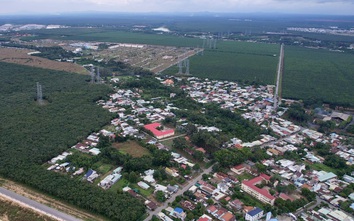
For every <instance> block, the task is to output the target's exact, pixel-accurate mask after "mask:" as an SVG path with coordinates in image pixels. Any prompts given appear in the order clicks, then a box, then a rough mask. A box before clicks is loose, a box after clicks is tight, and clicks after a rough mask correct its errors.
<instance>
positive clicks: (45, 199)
mask: <svg viewBox="0 0 354 221" xmlns="http://www.w3.org/2000/svg"><path fill="white" fill-rule="evenodd" d="M0 181H1V186H2V187H4V188H6V189H8V190H11V191H13V192H15V193H17V194H20V195H22V196H25V197H27V198H29V199H32V200H35V201H37V202H39V203H42V204H44V205H47V206H50V207H52V208H55V209H58V210H60V211H62V212H64V213H67V214H69V215H73V216H75V217H78V218H80V219H83V220H98V221H103V220H104V219H102V218H100V217H97V216H95V215H92V214H90V213H87V212H85V211H82V210H79V209H77V208H75V207H73V206H70V205H67V204H65V203H62V202H60V201H59V200H55V199H53V198H51V197H49V196H46V195H44V194H41V193H38V192H36V191H34V190H31V189H29V188H26V187H24V186H21V185H19V184H17V183H14V182H12V181H9V180H5V179H3V178H0ZM0 199H1V198H0ZM0 208H1V201H0ZM1 215H4V214H0V221H1V219H2V218H1ZM10 220H11V219H10ZM47 220H52V219H47Z"/></svg>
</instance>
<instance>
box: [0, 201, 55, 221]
mask: <svg viewBox="0 0 354 221" xmlns="http://www.w3.org/2000/svg"><path fill="white" fill-rule="evenodd" d="M0 220H18V221H20V220H26V221H41V220H47V221H52V220H53V221H54V220H55V219H52V218H49V217H47V216H45V217H44V216H43V215H42V214H39V213H36V212H34V211H32V210H30V209H28V208H23V207H21V206H17V205H15V204H13V203H11V202H9V201H6V200H3V199H0Z"/></svg>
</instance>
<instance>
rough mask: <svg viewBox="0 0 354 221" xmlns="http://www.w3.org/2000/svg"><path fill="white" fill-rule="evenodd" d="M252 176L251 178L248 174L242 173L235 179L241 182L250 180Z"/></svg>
mask: <svg viewBox="0 0 354 221" xmlns="http://www.w3.org/2000/svg"><path fill="white" fill-rule="evenodd" d="M253 178H254V176H252V175H251V174H249V173H242V174H241V175H238V176H237V179H238V180H239V181H240V182H242V181H243V180H250V179H253Z"/></svg>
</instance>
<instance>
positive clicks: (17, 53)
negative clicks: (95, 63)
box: [0, 48, 88, 74]
mask: <svg viewBox="0 0 354 221" xmlns="http://www.w3.org/2000/svg"><path fill="white" fill-rule="evenodd" d="M29 52H33V51H31V50H27V49H20V48H0V61H2V62H8V63H14V64H21V65H28V66H31V67H38V68H45V69H52V70H57V71H66V72H73V73H78V74H88V72H87V71H86V69H85V68H84V67H82V66H80V65H78V64H74V63H69V62H59V61H52V60H49V59H46V58H41V57H36V56H31V55H28V54H27V53H29Z"/></svg>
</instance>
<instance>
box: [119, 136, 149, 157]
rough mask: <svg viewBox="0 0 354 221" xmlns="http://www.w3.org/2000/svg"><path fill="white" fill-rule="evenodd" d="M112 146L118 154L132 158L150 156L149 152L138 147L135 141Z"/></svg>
mask: <svg viewBox="0 0 354 221" xmlns="http://www.w3.org/2000/svg"><path fill="white" fill-rule="evenodd" d="M113 146H114V147H115V148H117V149H118V150H119V151H120V152H122V153H124V154H129V155H131V156H132V157H142V156H145V155H150V152H149V150H147V149H146V148H144V147H142V146H140V144H138V143H137V142H135V141H131V140H129V141H126V142H124V143H114V144H113Z"/></svg>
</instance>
